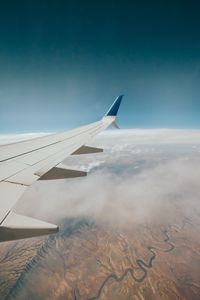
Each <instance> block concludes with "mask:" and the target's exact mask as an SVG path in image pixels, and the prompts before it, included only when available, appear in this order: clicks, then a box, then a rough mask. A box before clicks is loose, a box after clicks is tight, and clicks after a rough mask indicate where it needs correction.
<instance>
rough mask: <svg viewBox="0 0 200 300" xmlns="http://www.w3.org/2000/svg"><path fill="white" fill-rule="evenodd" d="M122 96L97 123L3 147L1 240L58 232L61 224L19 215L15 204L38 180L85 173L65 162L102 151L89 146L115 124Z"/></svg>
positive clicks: (0, 150) (0, 157)
mask: <svg viewBox="0 0 200 300" xmlns="http://www.w3.org/2000/svg"><path fill="white" fill-rule="evenodd" d="M122 97H123V96H122V95H121V96H118V97H117V98H116V99H115V101H114V103H113V104H112V106H111V107H110V109H109V110H108V112H107V113H106V115H105V116H104V117H103V118H102V119H101V120H100V121H97V122H95V123H91V124H89V125H86V126H82V127H79V128H76V129H73V130H69V131H65V132H61V133H57V134H52V135H47V136H43V137H40V138H34V139H31V140H26V141H22V142H18V143H12V144H8V145H2V146H0V201H1V202H0V242H1V241H7V240H16V239H21V238H27V237H33V236H39V235H44V234H50V233H55V232H57V231H58V226H57V225H54V224H50V223H47V222H43V221H40V220H37V219H33V218H29V217H26V216H22V215H19V214H17V213H16V212H15V211H14V205H15V203H16V202H17V200H18V199H19V198H20V197H21V196H22V194H23V193H24V192H25V190H26V189H27V188H28V187H29V186H30V185H32V184H33V183H34V182H35V181H37V180H49V179H60V178H72V177H79V176H85V175H86V173H85V172H82V171H75V170H67V169H66V168H65V166H64V165H62V164H61V162H62V161H63V160H64V159H65V158H66V157H67V156H69V155H79V154H86V153H97V152H102V151H103V150H102V149H99V148H94V147H90V146H88V143H89V142H90V141H91V140H92V138H93V137H94V136H96V135H97V134H98V133H100V132H101V131H103V130H104V129H106V128H107V127H108V126H109V125H110V124H112V123H113V124H115V119H116V115H117V112H118V109H119V106H120V104H121V100H122Z"/></svg>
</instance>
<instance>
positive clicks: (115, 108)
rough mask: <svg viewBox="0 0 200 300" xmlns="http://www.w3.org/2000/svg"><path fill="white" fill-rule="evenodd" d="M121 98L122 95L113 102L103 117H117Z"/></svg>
mask: <svg viewBox="0 0 200 300" xmlns="http://www.w3.org/2000/svg"><path fill="white" fill-rule="evenodd" d="M123 96H124V95H120V96H118V97H117V98H116V99H115V101H114V102H113V104H112V105H111V107H110V109H109V110H108V112H107V113H106V115H105V116H113V117H115V116H116V115H117V112H118V109H119V106H120V104H121V101H122V98H123Z"/></svg>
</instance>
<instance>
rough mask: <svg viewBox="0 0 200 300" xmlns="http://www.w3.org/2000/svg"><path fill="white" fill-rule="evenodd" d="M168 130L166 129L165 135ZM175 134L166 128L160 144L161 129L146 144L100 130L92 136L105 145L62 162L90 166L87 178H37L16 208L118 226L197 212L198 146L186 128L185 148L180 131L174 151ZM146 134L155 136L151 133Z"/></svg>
mask: <svg viewBox="0 0 200 300" xmlns="http://www.w3.org/2000/svg"><path fill="white" fill-rule="evenodd" d="M134 134H135V133H133V135H134ZM168 134H169V132H168V131H167V132H166V137H167V136H168ZM177 134H178V133H177V132H176V133H174V132H172V136H173V137H171V136H170V137H169V136H168V141H169V140H170V141H171V142H170V143H169V145H167V144H165V147H164V148H163V147H162V143H163V142H164V141H165V139H164V133H163V131H162V134H161V137H160V144H154V146H152V145H151V144H148V143H149V142H150V141H151V138H149V139H148V138H147V141H146V144H143V138H142V142H141V143H140V144H139V143H138V144H137V145H135V144H133V143H132V139H133V136H131V139H130V136H129V135H128V134H127V135H126V137H125V136H122V133H120V134H119V133H117V134H115V133H112V134H111V135H109V134H108V133H106V134H105V135H102V136H100V138H99V139H98V140H97V141H96V144H101V143H103V144H105V145H106V147H107V150H106V151H105V153H103V154H101V155H100V154H98V155H96V156H94V155H93V156H91V155H89V156H81V157H80V156H78V157H71V158H70V159H67V160H66V161H65V163H68V165H69V167H70V166H73V167H77V168H80V167H81V166H84V168H85V169H87V168H88V170H93V171H92V172H90V173H89V175H88V176H87V177H84V178H79V179H71V180H60V181H59V180H58V181H47V182H44V181H43V182H37V183H36V184H35V185H33V186H32V187H31V188H30V189H29V190H28V191H27V193H26V194H25V195H24V196H23V198H22V200H21V201H20V203H19V204H18V205H17V208H16V209H17V210H18V212H20V213H24V214H28V215H31V216H34V217H37V218H40V219H44V220H45V219H46V220H47V221H49V222H55V223H56V222H58V223H59V222H61V220H62V219H65V218H81V217H86V218H90V219H93V220H95V221H96V222H103V223H114V224H118V225H120V226H127V225H128V224H129V223H132V222H136V223H142V222H152V221H153V222H156V223H157V222H160V221H161V220H162V222H163V221H165V222H170V220H173V221H174V222H176V219H177V216H178V215H185V216H188V217H190V216H191V215H194V214H196V213H199V211H200V205H199V198H200V188H199V178H200V169H199V168H198V165H199V164H200V158H199V145H198V144H196V145H193V143H191V141H193V142H194V138H195V139H196V135H197V133H196V131H195V132H194V134H193V131H192V132H191V136H190V138H189V142H188V143H189V145H190V147H189V148H188V147H186V148H184V145H183V144H184V143H185V140H186V137H185V136H184V135H183V133H182V135H183V137H182V141H184V143H183V144H182V145H180V144H179V146H180V148H178V150H177V149H176V147H175V146H174V144H172V141H173V139H174V138H175V136H176V135H177ZM187 134H189V133H187V132H186V135H187ZM151 135H153V136H154V137H155V135H157V133H153V132H152V134H150V136H151ZM116 136H118V138H116ZM159 136H160V134H159ZM119 137H122V138H121V139H120V138H119ZM139 138H141V137H140V135H139V136H138V139H139ZM179 140H180V139H179ZM157 141H158V139H157ZM110 143H113V147H111V148H109V147H108V145H109V144H110ZM170 144H171V145H170ZM137 147H138V149H139V150H140V151H137Z"/></svg>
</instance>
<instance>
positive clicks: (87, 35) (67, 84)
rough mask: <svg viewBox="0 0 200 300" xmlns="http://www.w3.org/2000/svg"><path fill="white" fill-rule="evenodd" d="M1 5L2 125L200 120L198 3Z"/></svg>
mask: <svg viewBox="0 0 200 300" xmlns="http://www.w3.org/2000/svg"><path fill="white" fill-rule="evenodd" d="M11 2H12V5H10V3H8V4H9V5H8V4H6V3H4V4H0V131H1V132H2V133H9V132H10V133H15V132H35V131H55V130H56V131H57V130H63V129H65V128H71V127H76V126H79V125H81V124H85V123H88V122H92V121H95V120H97V119H98V118H99V117H101V116H102V115H103V114H104V113H105V112H106V111H107V109H108V107H109V106H110V104H111V103H112V101H113V100H114V99H115V97H116V96H117V95H119V94H124V95H125V97H124V101H123V103H122V106H121V109H120V112H119V121H118V122H119V124H120V125H121V127H123V128H131V127H134V128H135V127H136V128H160V127H161V128H163V127H165V128H166V127H167V128H200V118H199V113H200V101H199V94H200V39H199V35H200V19H199V14H198V12H199V9H200V5H199V4H198V2H197V1H191V2H190V3H188V1H176V0H175V1H166V2H165V1H162V3H161V1H151V3H150V2H149V1H140V2H139V3H137V2H135V1H134V2H130V1H109V3H107V2H106V1H101V2H96V1H94V3H91V1H61V0H59V1H56V2H55V1H45V0H44V1H42V3H41V1H38V0H36V1H28V2H27V1H19V2H16V1H11Z"/></svg>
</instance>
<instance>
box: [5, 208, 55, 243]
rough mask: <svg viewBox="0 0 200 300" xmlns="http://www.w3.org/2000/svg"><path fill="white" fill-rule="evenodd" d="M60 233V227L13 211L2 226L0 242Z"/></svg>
mask: <svg viewBox="0 0 200 300" xmlns="http://www.w3.org/2000/svg"><path fill="white" fill-rule="evenodd" d="M56 232H58V226H57V225H54V224H51V223H47V222H44V221H40V220H37V219H34V218H30V217H26V216H23V215H19V214H17V213H15V212H13V211H11V212H10V213H9V214H8V216H7V217H6V218H5V220H4V221H3V223H2V224H1V225H0V242H3V241H10V240H17V239H24V238H27V237H34V236H40V235H46V234H50V233H56Z"/></svg>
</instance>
